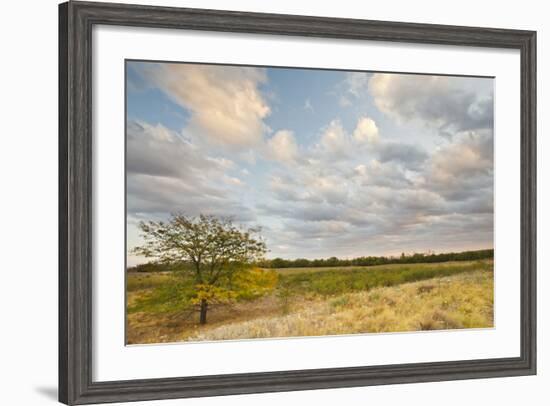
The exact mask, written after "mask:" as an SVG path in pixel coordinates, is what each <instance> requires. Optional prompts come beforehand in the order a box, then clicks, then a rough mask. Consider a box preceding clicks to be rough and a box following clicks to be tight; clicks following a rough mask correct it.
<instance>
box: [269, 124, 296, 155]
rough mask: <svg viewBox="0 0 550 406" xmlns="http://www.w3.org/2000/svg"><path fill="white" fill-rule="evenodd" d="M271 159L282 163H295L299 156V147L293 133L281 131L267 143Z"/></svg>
mask: <svg viewBox="0 0 550 406" xmlns="http://www.w3.org/2000/svg"><path fill="white" fill-rule="evenodd" d="M267 147H268V150H269V154H270V157H272V158H273V159H275V160H277V161H281V162H286V163H289V162H293V161H294V160H295V159H296V157H297V155H298V146H297V145H296V140H295V139H294V134H293V133H292V131H288V130H280V131H277V132H276V133H275V135H274V136H273V137H271V138H270V139H269V140H268V141H267Z"/></svg>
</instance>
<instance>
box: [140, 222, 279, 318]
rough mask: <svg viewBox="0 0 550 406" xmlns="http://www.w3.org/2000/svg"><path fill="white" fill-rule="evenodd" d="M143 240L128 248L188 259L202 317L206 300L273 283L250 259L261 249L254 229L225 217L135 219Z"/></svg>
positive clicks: (176, 260) (162, 259)
mask: <svg viewBox="0 0 550 406" xmlns="http://www.w3.org/2000/svg"><path fill="white" fill-rule="evenodd" d="M139 228H140V230H141V232H142V237H143V239H144V244H143V245H141V246H138V247H136V248H134V250H133V252H134V253H136V254H139V255H143V256H145V257H147V258H152V259H153V261H154V262H157V263H162V264H166V265H171V264H181V263H188V264H190V266H189V267H186V268H185V270H184V272H186V274H187V275H188V276H191V277H192V279H193V282H194V286H195V294H194V297H193V299H192V303H194V304H196V305H197V307H198V309H199V322H200V324H205V323H206V314H207V311H208V306H209V305H210V304H213V303H227V302H230V301H231V300H233V299H235V298H238V297H240V296H241V297H242V296H246V295H247V294H251V292H252V293H258V292H259V291H261V290H262V289H267V288H269V287H270V286H272V285H274V284H275V281H271V279H273V277H272V276H271V277H268V278H267V279H268V280H266V275H263V273H262V272H261V271H260V270H257V269H256V270H254V269H252V265H253V264H254V263H256V262H257V261H259V260H261V259H262V258H263V256H264V254H265V252H266V245H265V242H264V241H263V240H262V239H261V237H260V236H259V231H260V230H259V229H254V228H248V229H243V228H240V227H237V226H235V225H234V224H233V222H232V220H231V219H230V218H218V217H215V216H206V215H200V216H198V217H189V216H185V215H183V214H173V215H172V216H171V218H170V219H169V221H167V222H164V221H147V222H143V221H142V222H140V223H139Z"/></svg>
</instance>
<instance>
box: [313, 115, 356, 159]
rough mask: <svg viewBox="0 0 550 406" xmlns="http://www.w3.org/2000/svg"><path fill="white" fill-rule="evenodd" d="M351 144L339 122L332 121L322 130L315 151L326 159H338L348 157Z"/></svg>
mask: <svg viewBox="0 0 550 406" xmlns="http://www.w3.org/2000/svg"><path fill="white" fill-rule="evenodd" d="M350 147H351V144H350V142H349V139H348V136H347V135H346V132H345V130H344V128H343V127H342V123H341V122H340V120H332V121H331V122H330V124H329V125H328V126H327V127H326V128H325V129H324V131H323V133H322V135H321V139H320V141H319V144H318V145H317V149H318V150H319V151H320V152H321V153H322V154H324V155H325V157H326V158H331V159H340V158H344V157H346V156H348V154H349V152H350Z"/></svg>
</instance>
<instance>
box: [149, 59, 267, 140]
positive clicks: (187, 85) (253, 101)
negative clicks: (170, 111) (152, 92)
mask: <svg viewBox="0 0 550 406" xmlns="http://www.w3.org/2000/svg"><path fill="white" fill-rule="evenodd" d="M143 72H144V74H145V75H147V76H149V77H150V78H151V79H152V81H153V82H154V83H155V84H156V85H157V86H159V87H160V89H162V91H164V92H165V93H166V94H167V95H168V96H169V97H170V98H172V99H173V100H174V101H175V102H176V103H178V104H180V105H181V106H182V107H184V108H186V109H187V110H188V111H190V113H191V118H190V120H189V123H188V126H187V131H188V133H189V134H190V135H192V136H193V137H196V138H198V139H200V138H204V139H206V140H208V141H209V142H211V143H214V144H222V145H229V146H234V147H243V146H244V147H246V146H251V145H255V144H258V143H259V142H261V140H262V137H263V134H264V132H265V131H266V130H267V128H266V126H265V124H264V122H263V119H264V118H266V117H267V116H268V115H269V114H270V107H269V105H268V103H267V101H266V100H265V99H264V97H263V95H262V94H261V92H260V90H259V86H260V85H261V84H263V83H265V82H266V80H267V78H266V75H265V72H264V70H263V69H256V68H247V67H236V66H223V67H221V66H211V65H193V64H162V65H158V64H156V65H153V66H149V67H148V68H146V69H144V70H143Z"/></svg>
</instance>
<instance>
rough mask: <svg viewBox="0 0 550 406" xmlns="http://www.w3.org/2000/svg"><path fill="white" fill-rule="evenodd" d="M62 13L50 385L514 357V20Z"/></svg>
mask: <svg viewBox="0 0 550 406" xmlns="http://www.w3.org/2000/svg"><path fill="white" fill-rule="evenodd" d="M59 32H60V35H59V38H60V46H59V240H60V244H59V315H60V321H59V400H60V401H61V402H63V403H66V404H87V403H101V402H120V401H136V400H152V399H168V398H185V397H197V396H218V395H229V394H245V393H258V392H274V391H290V390H305V389H317V388H338V387H352V386H366V385H378V384H395V383H411V382H426V381H441V380H454V379H472V378H487V377H502V376H517V375H531V374H535V373H536V330H535V328H536V309H535V303H536V272H535V270H536V252H535V249H536V127H535V123H536V55H535V49H536V45H535V41H536V33H535V32H533V31H518V30H507V29H492V28H476V27H456V26H443V25H427V24H411V23H397V22H382V21H366V20H353V19H336V18H319V17H306V16H293V15H274V14H259V13H243V12H232V11H216V10H200V9H183V8H166V7H149V6H137V5H122V4H110V3H85V2H68V3H63V4H61V5H60V6H59ZM411 349H413V350H411Z"/></svg>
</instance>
